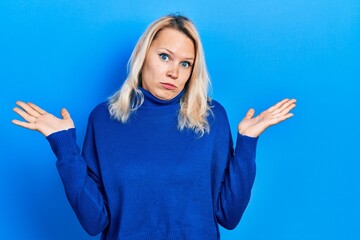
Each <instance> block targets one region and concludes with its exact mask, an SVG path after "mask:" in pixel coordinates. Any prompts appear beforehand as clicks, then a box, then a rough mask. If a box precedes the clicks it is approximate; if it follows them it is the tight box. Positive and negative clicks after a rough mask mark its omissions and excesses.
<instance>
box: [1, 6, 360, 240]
mask: <svg viewBox="0 0 360 240" xmlns="http://www.w3.org/2000/svg"><path fill="white" fill-rule="evenodd" d="M177 11H178V12H180V13H182V14H185V15H186V16H188V17H190V18H191V19H192V20H193V22H194V23H195V24H196V26H197V27H198V30H199V32H200V34H201V37H202V41H203V44H204V48H205V52H206V58H207V64H208V68H209V72H210V74H211V78H212V82H213V93H212V96H213V98H214V99H216V100H218V101H220V102H221V103H222V104H223V105H224V106H225V108H226V109H227V112H228V115H229V119H230V122H231V125H232V128H233V129H232V130H233V133H235V132H236V125H237V122H238V121H239V120H240V119H241V118H242V117H243V115H244V114H245V112H246V111H247V109H248V108H250V107H254V108H255V110H256V111H257V113H259V112H261V111H262V110H265V109H266V108H268V107H269V106H270V105H272V104H273V103H275V102H277V101H279V100H280V99H282V98H284V97H291V98H296V99H297V100H298V104H297V108H296V109H295V110H294V111H293V112H294V114H295V116H294V117H293V118H292V119H290V120H289V121H286V122H284V123H281V124H280V125H277V126H275V127H272V128H270V129H269V130H267V131H266V132H265V133H264V134H263V135H262V136H261V137H260V140H259V145H258V152H257V166H258V171H257V178H256V181H255V185H254V188H253V195H252V199H251V202H250V204H249V206H248V208H247V210H246V212H245V214H244V216H243V218H242V220H241V223H240V224H239V225H238V227H237V228H236V229H235V230H233V231H228V230H224V229H221V233H222V239H223V240H230V239H245V240H246V239H299V240H300V239H301V240H302V239H348V240H350V239H360V230H359V229H360V226H359V225H360V224H359V216H360V207H359V203H360V187H359V183H360V174H359V170H360V163H359V162H360V154H359V151H358V149H359V143H360V141H359V139H358V137H359V133H360V127H359V119H360V110H359V109H360V108H359V103H360V97H359V92H360V91H359V80H360V74H359V68H360V2H359V1H357V0H353V1H350V0H316V1H314V0H308V1H305V0H293V1H281V0H258V1H242V0H241V1H236V0H231V1H229V0H223V1H213V2H209V1H208V0H206V1H176V2H175V1H165V0H164V1H91V0H89V1H80V0H71V1H60V0H57V1H55V0H54V1H35V0H23V1H20V0H11V1H10V0H8V1H1V2H0V30H1V33H0V34H1V35H0V81H1V85H0V110H1V113H0V115H1V117H0V134H1V135H0V136H1V137H0V141H1V142H0V158H1V160H0V193H1V197H0V238H1V239H55V240H56V239H59V240H60V239H98V237H96V238H91V237H88V236H87V234H86V233H85V231H84V230H83V229H82V228H81V226H80V224H79V223H78V221H77V219H76V217H75V214H74V213H73V211H72V209H71V207H70V205H69V204H68V202H67V200H66V197H65V194H64V192H63V188H62V184H61V181H60V177H59V176H58V173H57V170H56V167H55V157H54V155H53V153H52V152H51V150H50V147H49V145H48V143H47V141H46V140H45V139H44V137H42V135H41V134H39V133H37V132H32V131H28V130H25V129H22V128H19V127H16V126H15V125H12V124H11V119H13V118H16V114H15V113H13V112H12V108H13V107H14V106H15V101H16V100H19V99H20V100H24V101H33V102H35V103H37V104H39V105H40V106H41V107H43V108H44V109H46V110H47V111H49V112H52V113H55V114H57V115H58V113H59V111H60V108H61V107H64V106H65V107H67V108H68V110H69V111H70V113H71V114H72V117H73V119H74V121H75V123H76V126H77V132H78V143H80V144H81V143H82V141H83V137H84V132H85V127H86V123H87V116H88V114H89V112H90V111H91V109H92V108H93V107H94V106H95V105H96V104H97V103H99V102H101V101H103V100H105V99H106V97H107V96H109V95H111V94H112V93H113V92H114V91H115V90H116V89H118V88H119V87H120V85H121V83H122V81H123V79H124V77H125V75H126V62H127V60H128V58H129V56H130V53H131V51H132V49H133V47H134V45H135V43H136V41H137V39H138V38H139V37H140V35H141V34H142V32H143V31H144V30H145V28H146V26H147V25H148V24H149V23H150V22H152V21H154V20H155V19H157V18H159V17H161V16H163V15H166V14H168V13H174V12H177Z"/></svg>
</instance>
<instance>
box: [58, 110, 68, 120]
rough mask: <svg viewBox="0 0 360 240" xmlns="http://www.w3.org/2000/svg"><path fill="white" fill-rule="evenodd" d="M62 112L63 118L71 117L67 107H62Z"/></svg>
mask: <svg viewBox="0 0 360 240" xmlns="http://www.w3.org/2000/svg"><path fill="white" fill-rule="evenodd" d="M60 113H61V116H62V118H63V119H70V113H69V112H68V110H66V108H63V109H61V112H60Z"/></svg>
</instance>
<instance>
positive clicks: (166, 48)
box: [159, 48, 194, 60]
mask: <svg viewBox="0 0 360 240" xmlns="http://www.w3.org/2000/svg"><path fill="white" fill-rule="evenodd" d="M159 49H162V50H165V51H168V52H169V53H171V54H172V55H175V53H174V52H172V51H171V50H169V49H167V48H159ZM185 59H187V60H194V58H185Z"/></svg>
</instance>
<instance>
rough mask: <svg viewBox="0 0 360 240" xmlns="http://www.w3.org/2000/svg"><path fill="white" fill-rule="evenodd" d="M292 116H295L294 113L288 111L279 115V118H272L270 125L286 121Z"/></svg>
mask: <svg viewBox="0 0 360 240" xmlns="http://www.w3.org/2000/svg"><path fill="white" fill-rule="evenodd" d="M292 116H294V114H293V113H288V114H286V115H283V116H280V117H278V118H273V119H272V120H271V122H270V125H275V124H278V123H280V122H282V121H285V120H286V119H288V118H291V117H292Z"/></svg>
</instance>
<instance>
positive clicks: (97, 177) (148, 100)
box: [47, 88, 257, 240]
mask: <svg viewBox="0 0 360 240" xmlns="http://www.w3.org/2000/svg"><path fill="white" fill-rule="evenodd" d="M140 89H141V88H140ZM141 91H142V92H143V94H144V103H143V104H142V105H141V107H140V108H138V109H137V110H136V111H135V112H133V113H132V114H131V115H130V118H129V120H128V122H126V123H121V122H120V121H117V120H115V119H113V118H112V117H111V116H110V113H109V110H108V103H107V102H104V103H101V104H99V105H98V106H97V107H96V108H95V109H94V110H93V111H92V112H91V114H90V117H89V122H88V127H87V132H86V135H85V140H84V145H83V149H82V152H81V151H80V148H79V147H78V146H77V144H76V134H75V129H69V130H64V131H60V132H56V133H53V134H51V135H49V136H48V137H47V139H48V141H49V142H50V145H51V147H52V150H53V151H54V153H55V155H56V157H57V162H56V165H57V169H58V171H59V174H60V177H61V180H62V182H63V185H64V188H65V192H66V195H67V198H68V200H69V202H70V204H71V206H72V208H73V209H74V212H75V213H76V215H77V217H78V219H79V221H80V223H81V225H82V226H83V227H84V229H85V230H86V231H87V232H88V233H89V234H90V235H97V234H100V233H102V235H101V239H119V240H175V239H176V240H178V239H184V240H185V239H186V240H216V239H220V234H219V224H220V225H221V226H223V227H224V228H227V229H233V228H235V227H236V226H237V224H238V223H239V221H240V218H241V217H242V215H243V212H244V210H245V208H246V206H247V204H248V201H249V199H250V193H251V188H252V185H253V182H254V178H255V152H256V144H257V138H251V137H247V136H243V135H240V134H238V136H237V141H236V146H235V149H234V148H233V142H232V137H231V131H230V127H229V121H228V118H227V115H226V112H225V110H224V108H223V107H222V106H221V105H220V104H219V103H218V102H216V101H214V100H212V101H211V105H212V108H211V111H212V113H213V114H210V115H209V117H208V122H209V124H210V132H209V133H205V134H204V135H203V136H202V137H200V136H199V135H197V134H196V133H195V132H194V131H193V130H191V129H184V130H179V129H178V127H177V121H178V112H179V109H180V99H181V97H182V96H183V92H182V93H180V94H179V95H178V96H176V97H175V98H173V99H171V100H168V101H165V100H160V99H158V98H156V97H154V96H153V95H151V93H149V92H148V91H146V90H144V89H141Z"/></svg>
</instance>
